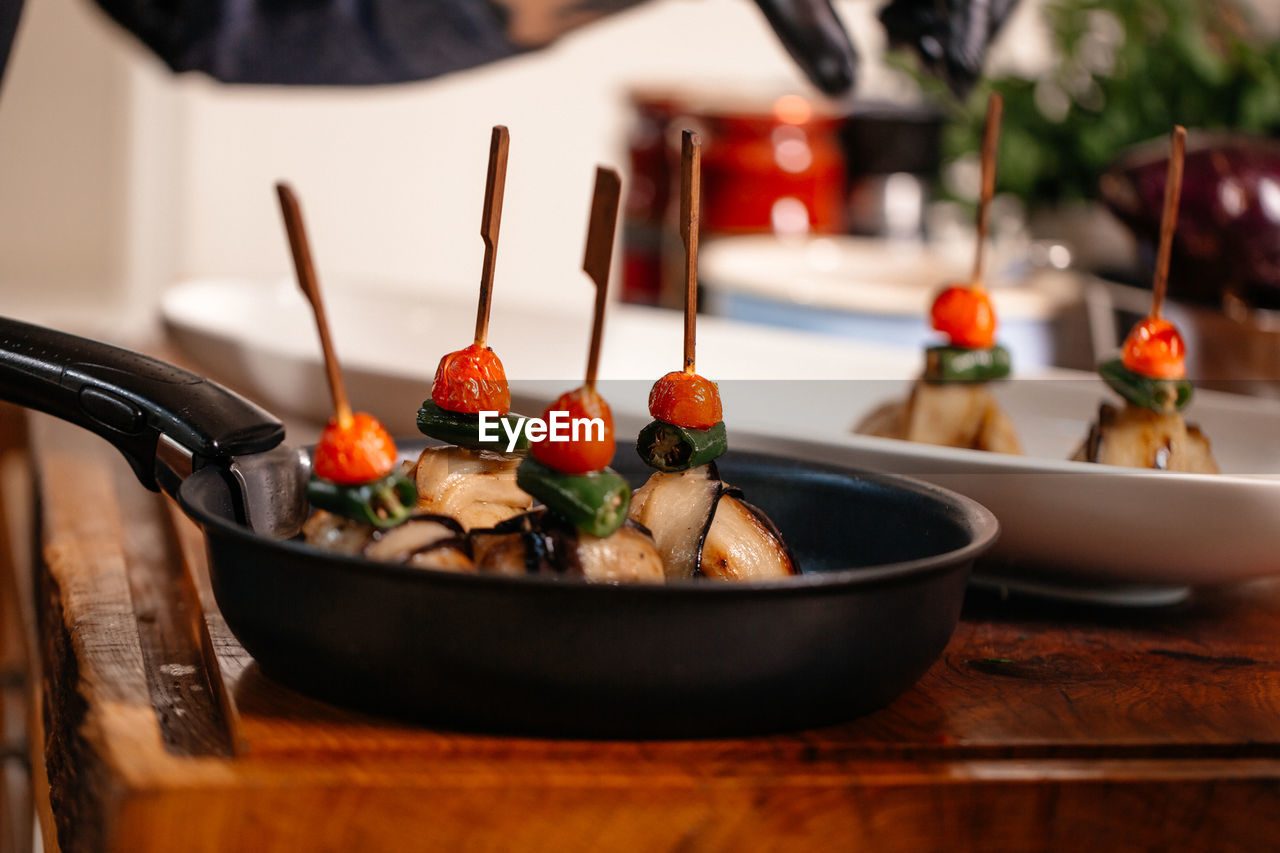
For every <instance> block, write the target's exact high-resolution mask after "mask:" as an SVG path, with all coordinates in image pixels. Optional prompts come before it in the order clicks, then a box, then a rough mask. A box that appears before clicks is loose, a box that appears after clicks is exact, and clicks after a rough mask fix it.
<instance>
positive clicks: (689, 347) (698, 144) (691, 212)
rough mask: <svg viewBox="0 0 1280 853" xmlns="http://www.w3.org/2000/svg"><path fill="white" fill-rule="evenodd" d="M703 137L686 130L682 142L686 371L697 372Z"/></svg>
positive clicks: (681, 220) (681, 232)
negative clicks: (695, 356) (695, 350)
mask: <svg viewBox="0 0 1280 853" xmlns="http://www.w3.org/2000/svg"><path fill="white" fill-rule="evenodd" d="M701 195H702V139H701V138H699V136H698V134H696V133H694V132H693V131H692V130H686V131H685V132H684V134H683V135H682V138H681V141H680V238H681V239H682V240H684V372H685V373H694V372H696V371H695V370H694V349H695V347H696V342H697V335H698V329H697V323H698V225H699V222H700V221H701V217H702V213H701Z"/></svg>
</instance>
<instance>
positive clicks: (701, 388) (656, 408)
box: [649, 370, 724, 429]
mask: <svg viewBox="0 0 1280 853" xmlns="http://www.w3.org/2000/svg"><path fill="white" fill-rule="evenodd" d="M649 414H650V415H652V416H653V417H655V418H657V419H658V420H660V421H666V422H667V423H669V424H675V425H676V426H680V427H686V428H687V429H710V428H711V427H713V426H715V425H716V424H718V423H720V421H722V420H724V409H723V407H722V406H721V405H720V389H718V388H717V387H716V384H715V383H714V382H712V381H711V380H710V379H706V378H703V377H701V376H699V375H698V374H696V373H685V372H684V371H682V370H673V371H672V372H670V373H668V374H667V375H666V376H664V377H662V378H661V379H659V380H658V381H657V382H655V383H653V390H651V391H650V392H649Z"/></svg>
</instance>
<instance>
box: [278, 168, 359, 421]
mask: <svg viewBox="0 0 1280 853" xmlns="http://www.w3.org/2000/svg"><path fill="white" fill-rule="evenodd" d="M276 195H277V196H279V197H280V213H281V215H283V216H284V228H285V231H286V232H288V234H289V248H290V249H291V250H292V251H293V268H294V270H295V271H296V272H297V274H298V287H300V288H302V293H303V295H305V296H306V297H307V301H308V302H310V303H311V313H312V314H313V315H315V318H316V328H317V329H319V331H320V349H321V350H322V351H323V352H324V370H325V374H326V376H327V377H328V379H329V393H330V395H332V397H333V414H334V417H335V418H336V419H337V421H338V423H339V425H341V426H343V427H349V426H350V425H351V421H352V418H351V404H350V403H348V402H347V388H346V385H344V384H343V382H342V371H341V369H340V368H339V367H338V357H337V355H335V354H334V351H333V340H332V338H330V336H329V321H328V320H327V319H326V318H325V314H324V301H323V300H321V298H320V283H319V282H318V281H317V280H316V269H315V265H314V264H313V263H312V262H311V246H310V244H309V243H308V241H307V229H306V226H305V225H304V224H303V222H302V208H301V207H300V206H299V205H298V197H297V196H295V195H294V194H293V190H292V189H291V188H290V187H289V185H288V184H286V183H284V182H283V181H282V182H280V183H278V184H276Z"/></svg>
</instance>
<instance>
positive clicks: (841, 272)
mask: <svg viewBox="0 0 1280 853" xmlns="http://www.w3.org/2000/svg"><path fill="white" fill-rule="evenodd" d="M879 5H880V4H879V3H874V2H861V0H844V2H841V3H839V4H838V10H839V12H840V14H841V16H842V17H843V18H844V20H845V22H846V25H847V28H848V29H849V31H850V34H851V35H852V36H853V38H854V40H855V42H856V44H857V47H858V49H859V51H860V52H861V54H862V57H863V64H862V68H861V78H860V81H859V86H858V92H857V97H856V100H849V101H844V102H831V101H826V100H823V99H821V98H818V97H816V96H815V95H814V92H813V90H812V88H811V87H809V86H808V85H807V84H806V83H805V82H804V81H803V79H802V77H801V75H800V73H799V71H798V70H796V68H795V66H794V65H793V63H792V62H791V61H790V60H789V59H788V58H787V56H786V54H785V53H784V51H783V49H782V48H781V47H780V46H779V44H778V43H777V40H776V39H775V38H774V36H773V35H772V33H771V32H770V31H769V30H768V27H767V26H766V24H765V22H764V20H763V18H762V16H761V15H760V14H759V12H758V11H757V10H756V9H755V8H754V7H753V6H751V5H750V4H748V3H745V2H742V1H741V0H654V2H652V3H649V4H646V5H643V6H640V7H638V8H635V9H633V10H631V11H628V12H624V13H622V14H619V15H616V16H613V17H611V18H608V19H606V20H604V21H602V22H600V23H597V24H594V25H592V26H589V27H586V28H585V29H583V30H581V31H579V32H576V33H573V34H571V35H569V36H566V37H565V38H563V39H562V40H561V41H559V42H557V43H556V44H554V45H553V46H551V47H550V48H548V49H546V50H543V51H540V52H537V53H534V54H530V55H526V56H522V57H518V58H515V59H511V60H506V61H503V62H499V63H496V64H493V65H489V66H486V67H482V68H479V69H475V70H470V71H465V72H459V73H455V74H452V75H449V76H446V77H443V78H438V79H436V80H431V81H426V82H422V83H413V84H401V85H395V86H385V87H377V88H362V89H338V88H313V89H286V88H283V87H246V86H228V85H220V84H215V83H212V82H210V81H208V80H207V79H204V78H201V77H199V76H196V75H186V76H174V75H172V74H170V73H169V72H168V71H167V70H166V69H165V68H164V67H163V66H162V65H161V64H160V63H159V61H158V60H156V59H154V58H153V57H152V56H151V55H150V54H149V53H147V52H146V51H145V50H144V49H143V48H142V47H140V46H139V45H138V44H137V43H136V42H135V41H134V39H133V38H132V37H131V36H129V35H127V34H125V33H124V32H122V31H121V30H120V29H119V28H118V27H116V26H115V25H114V24H113V23H111V22H110V21H108V20H107V19H106V18H105V16H103V15H102V14H101V13H100V12H99V11H98V10H97V8H96V7H94V6H92V5H91V4H89V3H87V2H84V1H83V0H39V2H33V3H30V4H28V8H27V9H26V11H25V13H24V18H23V21H22V25H21V28H20V30H19V34H18V40H17V42H16V45H15V48H14V54H13V56H12V58H11V61H10V66H9V69H8V72H7V75H6V78H5V80H4V88H3V97H2V98H0V198H2V199H3V200H4V203H3V204H2V205H0V311H3V312H5V313H10V314H14V315H17V316H24V317H31V318H36V319H41V320H44V321H46V322H49V323H53V324H56V325H63V326H71V327H76V328H79V329H84V330H88V331H92V332H94V333H97V334H101V335H104V336H107V337H113V338H117V339H119V338H122V337H127V336H130V335H134V334H147V333H148V332H150V331H152V330H154V329H155V328H156V326H157V322H158V316H159V314H158V310H157V309H158V306H159V304H160V300H161V297H162V294H163V293H165V291H166V290H167V289H168V288H171V287H172V286H173V285H174V284H175V283H178V282H183V281H188V280H192V279H207V278H211V277H225V278H229V279H243V280H249V279H266V278H279V277H284V276H287V274H288V272H289V261H288V255H287V250H286V246H285V241H284V239H283V234H282V229H281V227H280V224H279V221H278V215H277V211H276V208H275V202H274V197H273V194H272V192H271V186H272V183H273V182H274V181H276V180H277V179H280V178H287V179H289V180H290V181H292V182H293V183H294V185H295V186H296V188H297V189H298V190H299V192H300V194H301V196H302V198H303V201H304V204H305V207H306V210H307V214H308V219H309V223H310V226H311V231H312V236H313V242H314V245H315V247H316V248H315V251H316V255H317V262H318V265H319V267H320V269H321V272H322V276H323V277H325V278H326V279H327V280H329V281H330V282H331V285H330V286H331V287H334V288H339V289H341V288H344V287H345V288H359V287H364V286H367V285H368V284H369V283H370V282H378V283H379V285H380V286H385V287H389V288H392V289H400V290H403V291H406V292H413V293H419V292H421V293H427V294H457V295H458V296H459V298H460V299H461V300H463V301H470V300H472V299H473V292H474V286H475V282H476V281H478V274H479V268H480V261H481V245H480V241H479V239H478V223H479V219H480V202H481V195H482V189H483V176H484V171H485V158H486V156H487V143H488V137H489V128H490V127H491V126H492V125H493V124H496V123H504V124H506V125H508V126H509V127H510V129H511V138H512V149H511V160H510V168H509V173H508V184H507V192H506V208H505V216H504V227H503V233H502V242H501V248H500V253H499V262H498V281H499V293H500V296H499V304H501V303H503V302H506V301H508V300H509V304H543V305H546V304H552V305H556V304H560V303H561V302H570V303H573V304H575V305H576V304H577V303H578V302H581V303H583V304H584V305H585V304H586V303H587V302H589V298H590V296H589V293H588V292H587V289H586V288H585V287H584V286H583V283H582V280H581V278H580V276H579V274H578V273H577V270H578V267H579V264H580V257H581V246H582V235H583V233H584V231H583V229H584V225H585V218H586V207H587V199H588V196H589V192H590V181H591V178H592V172H593V168H592V167H593V164H594V163H596V162H604V163H611V164H616V165H618V166H619V167H621V169H622V171H623V179H624V193H625V194H626V202H625V207H626V210H625V213H624V223H623V228H622V240H621V242H620V245H619V248H618V256H617V257H618V263H617V264H616V265H615V282H616V284H615V295H617V296H618V297H620V298H621V299H623V300H626V301H628V302H636V303H641V304H649V305H675V304H677V298H678V297H677V296H676V295H675V294H676V291H674V290H673V289H672V288H671V286H670V282H671V276H670V274H669V272H668V270H669V269H670V268H671V264H672V261H673V255H672V250H673V246H675V245H678V241H676V242H675V243H673V232H672V230H671V227H670V224H669V223H670V219H671V212H672V211H671V205H670V204H669V201H670V198H671V196H670V192H669V189H670V181H671V180H672V179H673V177H675V175H674V173H673V171H672V170H671V168H670V163H671V156H672V151H673V150H674V148H673V142H672V140H673V139H675V132H673V128H674V129H675V131H678V129H679V128H680V127H683V126H694V127H697V128H698V129H699V130H701V131H702V133H703V136H704V141H705V149H704V201H703V215H704V224H703V228H704V236H705V238H706V244H705V248H704V254H703V266H702V285H703V293H704V309H705V310H707V311H709V312H714V313H719V314H723V315H726V316H728V317H730V318H733V319H738V320H745V321H748V322H755V323H760V322H764V323H770V324H773V325H781V326H790V327H793V328H800V329H807V330H811V331H820V332H826V333H830V334H834V335H841V336H846V337H854V338H861V339H867V340H872V341H877V342H883V343H893V344H898V345H901V346H904V347H905V346H914V345H916V344H917V343H918V342H919V341H920V340H923V339H924V338H925V337H927V329H926V328H925V326H924V316H923V315H924V308H925V306H927V304H928V298H929V296H930V294H931V293H932V291H933V290H934V288H936V286H937V285H938V283H939V282H941V281H943V280H945V279H947V278H949V277H953V276H957V277H959V276H963V275H964V274H965V272H966V270H967V267H968V264H969V258H970V257H971V250H972V227H971V224H970V223H971V217H972V209H971V207H970V201H969V200H970V199H971V198H972V197H973V196H974V194H975V193H976V188H977V163H976V159H975V157H974V154H973V152H974V151H975V149H976V147H977V139H978V135H979V121H980V116H981V112H982V105H983V104H984V103H985V97H986V94H987V92H989V91H990V89H991V88H992V87H995V88H997V89H999V90H1000V91H1001V92H1003V93H1004V96H1005V98H1006V111H1005V120H1004V131H1003V139H1002V143H1003V144H1002V149H1001V159H1000V167H999V168H1000V177H999V184H998V190H999V192H1000V193H1001V197H1000V198H999V200H998V201H999V203H998V205H997V208H996V210H995V217H994V220H995V221H994V233H995V258H996V263H995V265H994V267H993V269H992V278H993V280H992V284H993V286H994V287H996V288H997V290H998V291H1000V294H999V295H998V297H997V305H998V306H999V307H1000V310H1001V314H1002V321H1003V328H1004V329H1005V334H1004V337H1006V338H1007V339H1009V342H1010V343H1011V344H1013V345H1014V347H1015V351H1016V352H1018V353H1019V363H1020V364H1022V365H1031V366H1039V365H1046V366H1047V365H1065V366H1074V367H1086V368H1087V367H1089V366H1091V365H1092V363H1093V361H1094V359H1095V358H1096V356H1097V355H1098V353H1099V352H1101V351H1104V350H1105V349H1107V348H1109V347H1111V346H1113V345H1114V343H1115V341H1114V331H1115V329H1121V330H1123V329H1127V327H1128V326H1127V323H1128V320H1127V319H1126V318H1127V317H1128V316H1129V314H1131V313H1132V312H1134V311H1136V312H1137V313H1142V312H1143V311H1144V310H1145V302H1144V300H1145V296H1144V295H1143V294H1142V293H1141V291H1140V288H1141V287H1142V286H1143V282H1144V281H1145V279H1146V277H1147V275H1148V273H1147V271H1146V270H1147V267H1148V265H1149V261H1150V258H1149V255H1150V248H1149V246H1148V245H1147V243H1146V237H1147V236H1148V235H1150V234H1151V233H1153V224H1152V223H1153V222H1154V218H1153V217H1158V208H1159V189H1160V187H1161V186H1162V181H1163V169H1162V164H1161V162H1160V152H1162V151H1163V146H1164V142H1163V135H1164V134H1165V133H1167V131H1168V129H1169V127H1170V126H1171V125H1172V124H1173V123H1174V122H1175V121H1179V122H1182V123H1184V124H1186V125H1188V126H1189V127H1190V128H1192V129H1193V141H1192V152H1193V153H1192V156H1191V159H1190V161H1189V164H1188V179H1187V181H1188V182H1187V191H1186V195H1185V196H1184V199H1185V201H1184V205H1183V216H1182V220H1181V230H1180V238H1182V241H1181V242H1180V244H1179V252H1180V254H1179V257H1178V259H1177V260H1175V279H1174V282H1173V285H1172V288H1173V295H1174V297H1175V299H1176V300H1178V305H1177V307H1176V309H1175V310H1176V311H1179V312H1182V313H1180V314H1178V315H1177V318H1178V319H1180V320H1182V321H1183V322H1184V323H1185V324H1186V325H1187V326H1188V327H1189V328H1188V330H1187V331H1188V336H1189V337H1190V338H1191V341H1189V343H1190V347H1191V352H1192V354H1193V358H1195V357H1200V358H1201V362H1199V363H1193V371H1195V372H1196V373H1198V374H1199V375H1201V376H1204V377H1206V378H1208V379H1210V380H1212V379H1214V378H1228V379H1239V378H1241V377H1244V376H1253V375H1255V374H1256V375H1259V376H1268V375H1274V376H1280V343H1278V341H1280V338H1278V337H1277V335H1280V332H1278V331H1277V329H1280V323H1277V322H1276V321H1275V320H1274V319H1273V318H1274V317H1277V316H1280V314H1276V313H1275V312H1276V310H1277V309H1280V237H1277V234H1280V183H1277V180H1278V178H1277V177H1276V176H1277V175H1280V166H1278V165H1277V163H1278V162H1280V155H1277V153H1276V149H1275V148H1274V143H1272V142H1270V141H1267V140H1268V138H1274V136H1275V135H1276V134H1277V132H1280V46H1277V30H1278V28H1280V2H1275V0H1227V1H1226V2H1222V0H1213V2H1211V0H1022V2H1021V4H1020V5H1019V7H1018V8H1017V10H1016V11H1015V13H1014V15H1013V17H1012V18H1011V19H1010V20H1009V22H1008V23H1007V24H1006V25H1005V27H1004V29H1003V30H1002V31H1001V33H1000V35H999V37H998V38H997V40H996V42H995V45H994V47H993V51H992V53H991V55H990V57H989V61H988V63H987V66H986V70H987V74H988V79H987V81H985V82H984V83H982V84H980V85H979V87H978V88H977V90H975V92H974V93H973V94H972V96H971V97H970V98H969V100H968V101H967V102H965V103H960V102H957V101H955V100H954V99H953V98H952V97H951V96H949V95H947V94H946V93H945V92H944V91H942V89H941V87H940V86H939V85H938V84H936V83H933V82H931V81H928V80H923V79H922V78H921V77H920V75H919V74H918V73H917V72H916V70H915V68H914V65H913V63H912V61H911V60H909V59H908V58H907V57H906V56H905V55H904V56H898V55H895V54H888V53H886V49H885V45H884V36H883V30H882V29H881V28H880V26H879V25H878V24H877V23H876V21H875V17H876V14H877V12H878V7H879ZM1202 130H1203V131H1213V132H1214V133H1215V134H1217V135H1214V136H1212V137H1205V136H1204V135H1203V134H1201V135H1199V136H1197V135H1196V133H1194V131H1202ZM1241 134H1243V135H1247V136H1248V138H1249V141H1248V142H1243V141H1242V139H1243V137H1242V136H1240V135H1241ZM1152 139H1156V140H1157V141H1156V143H1155V146H1154V148H1153V149H1152V150H1153V151H1154V152H1155V153H1153V154H1150V155H1143V153H1142V152H1141V151H1139V152H1138V153H1137V154H1128V152H1130V150H1131V149H1132V148H1133V146H1135V145H1139V144H1140V143H1143V142H1146V141H1149V140H1152ZM1259 139H1261V140H1263V141H1262V142H1257V140H1259ZM1197 151H1202V153H1200V154H1197V153H1195V152H1197ZM1126 156H1128V158H1129V159H1122V158H1124V157H1126ZM1153 163H1154V167H1153V165H1152V164H1153ZM1153 168H1154V172H1153V171H1152V169H1153ZM1153 175H1154V178H1153ZM1153 181H1154V182H1153ZM1153 210H1154V211H1155V213H1154V214H1153V213H1152V211H1153ZM1225 235H1235V236H1234V237H1231V239H1228V238H1227V236H1225ZM1233 240H1234V242H1232V241H1233ZM1135 288H1137V290H1135ZM1126 312H1128V313H1126ZM1113 325H1114V326H1115V329H1113V328H1111V327H1112V326H1113ZM1241 330H1247V332H1248V333H1247V334H1244V335H1242V334H1240V332H1241ZM1198 336H1208V337H1207V338H1206V340H1210V339H1211V340H1213V341H1220V342H1221V343H1220V344H1219V343H1215V344H1214V345H1213V346H1212V347H1209V346H1199V345H1198V342H1199V340H1200V337H1198ZM1209 358H1212V359H1213V361H1212V362H1209V361H1205V359H1209ZM1271 371H1274V373H1272V372H1271Z"/></svg>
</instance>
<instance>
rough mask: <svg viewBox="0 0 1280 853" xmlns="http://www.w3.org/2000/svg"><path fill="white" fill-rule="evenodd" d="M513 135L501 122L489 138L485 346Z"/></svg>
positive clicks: (480, 340)
mask: <svg viewBox="0 0 1280 853" xmlns="http://www.w3.org/2000/svg"><path fill="white" fill-rule="evenodd" d="M510 145H511V137H510V135H509V134H508V133H507V129H506V127H504V126H503V125H497V126H495V127H494V128H493V135H492V136H491V137H490V139H489V174H488V176H487V177H486V178H485V183H484V215H483V216H482V217H481V219H480V237H481V238H482V239H483V240H484V266H483V267H482V268H481V270H480V304H479V306H477V308H476V338H475V345H476V346H479V347H482V346H484V345H485V342H486V341H487V340H488V337H489V306H490V305H491V304H492V303H493V270H494V266H495V265H496V263H497V260H498V257H497V256H498V228H499V226H500V225H501V224H502V197H503V193H504V191H505V190H506V186H507V149H508V148H509V147H510Z"/></svg>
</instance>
